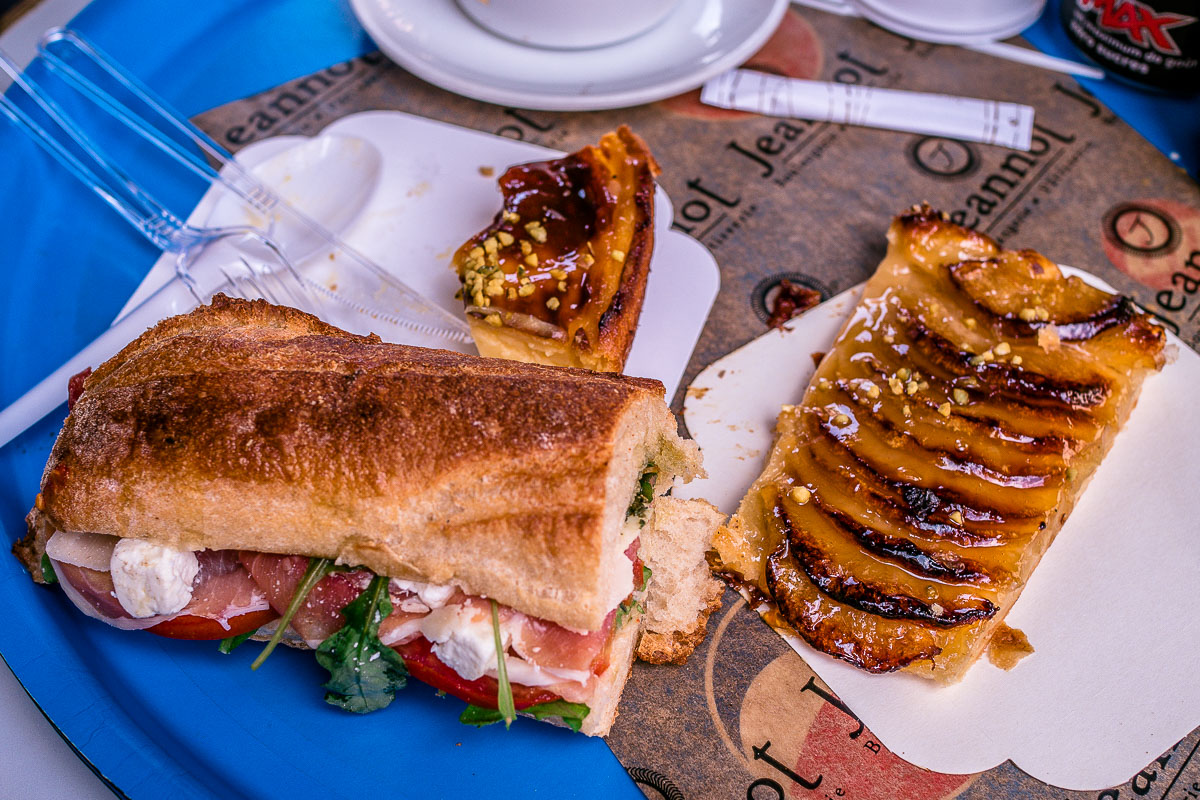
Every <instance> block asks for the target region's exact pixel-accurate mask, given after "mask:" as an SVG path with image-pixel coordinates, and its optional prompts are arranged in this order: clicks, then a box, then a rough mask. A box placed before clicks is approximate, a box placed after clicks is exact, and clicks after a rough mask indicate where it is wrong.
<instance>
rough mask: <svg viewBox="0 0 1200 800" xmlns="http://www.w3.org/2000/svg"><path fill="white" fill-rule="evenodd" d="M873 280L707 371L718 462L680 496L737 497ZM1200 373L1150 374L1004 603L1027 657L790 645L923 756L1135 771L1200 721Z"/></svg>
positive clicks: (1105, 775) (690, 415) (1054, 775)
mask: <svg viewBox="0 0 1200 800" xmlns="http://www.w3.org/2000/svg"><path fill="white" fill-rule="evenodd" d="M1074 272H1075V274H1080V275H1081V276H1082V277H1084V278H1085V279H1086V280H1088V281H1089V282H1094V283H1102V282H1100V281H1098V279H1096V278H1095V277H1094V276H1090V275H1087V274H1086V273H1081V272H1078V271H1074ZM860 294H861V287H856V288H855V289H851V290H848V291H847V292H844V293H842V294H841V295H838V296H837V297H835V298H833V299H832V300H829V301H828V302H826V303H824V304H822V305H820V306H818V307H817V308H815V309H812V310H810V311H808V312H807V313H805V314H803V315H802V316H800V317H798V318H796V319H794V320H792V321H790V322H789V323H788V324H787V326H786V330H785V331H783V332H780V331H770V332H768V333H766V334H764V335H763V336H761V337H759V338H758V339H756V340H754V341H753V342H750V343H749V344H747V345H746V346H744V347H742V348H741V349H739V350H737V351H735V352H733V353H731V354H730V355H728V356H726V357H724V358H722V359H720V360H719V361H717V362H715V363H713V364H712V365H710V366H709V367H708V368H707V369H705V370H704V371H703V372H702V373H700V375H699V376H698V377H697V378H696V380H695V381H694V382H693V383H692V385H691V387H690V388H689V390H688V397H687V400H686V401H685V405H684V417H685V419H686V421H687V425H688V430H689V431H690V432H691V434H692V436H693V437H695V439H696V441H697V442H698V443H699V444H700V447H701V449H702V450H703V452H704V465H705V469H706V470H707V471H708V474H709V477H708V478H707V479H706V480H702V481H697V482H694V483H692V484H689V485H687V486H685V487H679V488H677V489H676V490H675V491H676V494H678V495H680V496H683V497H707V498H708V499H709V500H710V501H711V502H713V503H715V504H717V505H718V507H720V509H721V510H722V511H724V512H726V513H732V512H733V511H735V510H736V508H737V505H738V502H739V501H740V500H741V497H742V494H743V493H744V492H745V490H746V488H747V487H749V486H750V484H751V483H752V482H753V481H754V480H755V478H757V477H758V474H759V472H761V470H762V466H763V464H764V463H765V460H766V458H767V456H768V455H769V453H770V449H771V445H772V440H773V431H774V426H775V419H776V417H777V415H778V413H779V408H780V406H781V405H783V404H784V403H794V402H797V401H798V400H799V398H800V397H801V395H802V393H803V391H804V389H805V387H806V386H807V385H808V382H809V380H810V379H811V377H812V374H813V371H814V366H813V360H812V358H811V354H812V353H814V352H824V351H826V350H828V349H829V347H830V346H831V345H832V343H833V340H834V338H835V337H836V335H837V333H838V331H839V330H840V329H841V327H842V324H843V322H844V321H845V318H846V316H847V315H848V314H849V312H850V310H851V309H852V308H853V307H854V305H855V303H857V301H858V297H859V295H860ZM1170 341H1171V344H1172V345H1176V346H1178V345H1179V340H1178V339H1177V338H1175V337H1174V336H1171V337H1170ZM784 366H786V368H783V367H784ZM1198 389H1200V356H1198V355H1197V354H1196V352H1195V351H1193V350H1191V349H1189V348H1187V347H1186V346H1184V347H1179V358H1178V359H1177V360H1176V361H1175V363H1173V364H1168V365H1167V366H1166V367H1165V368H1164V369H1163V371H1162V373H1161V374H1159V375H1154V376H1151V377H1150V378H1148V379H1147V380H1146V383H1145V386H1144V389H1143V391H1142V396H1141V399H1140V400H1139V402H1138V406H1137V408H1136V409H1135V410H1134V412H1133V414H1132V415H1131V416H1130V419H1129V421H1128V423H1127V424H1126V426H1125V429H1124V430H1123V431H1122V432H1121V433H1120V434H1119V435H1118V436H1117V439H1116V443H1115V444H1114V446H1113V448H1112V450H1111V451H1110V453H1109V454H1108V457H1107V458H1106V459H1105V461H1104V462H1103V464H1102V465H1101V466H1100V468H1099V469H1098V470H1097V471H1096V473H1095V475H1094V476H1093V478H1092V480H1091V483H1090V485H1089V486H1088V488H1087V490H1086V491H1085V492H1084V495H1083V497H1082V498H1081V499H1080V501H1079V504H1078V505H1077V506H1076V508H1075V510H1074V512H1073V513H1072V515H1071V518H1070V519H1069V520H1068V521H1067V523H1066V525H1065V526H1064V527H1063V529H1062V531H1061V532H1060V533H1059V535H1058V538H1057V539H1056V540H1055V543H1054V545H1053V546H1052V547H1051V548H1050V550H1049V551H1048V552H1047V554H1046V556H1045V557H1044V558H1043V560H1042V563H1041V565H1040V566H1039V567H1038V568H1037V570H1036V571H1035V572H1034V574H1033V577H1032V579H1031V580H1030V581H1029V584H1028V585H1027V586H1026V588H1025V591H1024V593H1023V594H1022V595H1021V598H1020V600H1018V602H1017V604H1016V606H1015V607H1014V608H1013V610H1012V611H1011V612H1010V613H1009V615H1008V617H1007V622H1008V623H1009V624H1011V625H1012V626H1013V627H1016V628H1019V629H1021V630H1023V631H1024V632H1025V633H1026V634H1027V635H1028V636H1029V640H1030V642H1031V643H1032V644H1033V646H1034V648H1035V652H1034V654H1033V655H1031V656H1029V657H1027V658H1026V659H1024V660H1023V661H1021V662H1020V663H1019V664H1018V665H1017V666H1016V668H1015V669H1013V670H1011V671H1009V672H1004V671H1002V670H1000V669H998V668H996V667H994V666H992V665H991V664H990V663H987V661H986V660H982V661H980V662H979V663H977V664H976V665H975V666H974V667H972V668H971V670H970V672H969V673H968V674H967V676H966V678H965V679H964V680H963V681H962V682H961V683H959V684H956V685H954V686H949V687H942V686H939V685H936V684H934V683H933V682H932V681H928V680H924V679H922V678H918V677H915V676H911V675H905V674H892V675H870V674H867V673H865V672H862V671H860V670H858V669H855V668H854V667H851V666H849V665H848V664H845V663H843V662H840V661H837V660H836V659H833V658H831V657H829V656H826V655H824V654H821V653H818V652H816V651H814V650H813V649H812V648H810V647H808V646H807V645H804V644H797V643H795V642H793V643H792V644H793V646H795V647H796V650H797V652H798V653H799V654H800V655H801V656H802V657H803V658H804V660H805V661H806V662H807V663H808V664H809V666H811V667H812V668H813V670H814V671H816V673H817V674H818V675H819V676H820V677H821V679H822V680H824V681H825V682H826V683H827V684H828V685H829V686H830V688H831V689H832V690H833V691H834V692H835V693H836V694H837V695H838V696H839V697H840V698H841V699H842V700H843V701H844V702H845V703H846V704H847V705H848V706H849V707H850V708H851V709H852V710H853V711H854V712H855V713H856V714H858V716H859V717H860V718H861V719H862V721H863V722H864V723H865V724H866V725H867V727H868V728H870V729H871V731H872V732H873V733H874V734H875V736H876V737H877V738H878V739H879V741H881V742H882V743H883V744H884V745H886V746H887V747H888V748H890V749H891V750H892V751H893V752H894V753H896V754H897V755H900V756H901V757H903V758H905V759H907V760H909V761H911V762H912V763H914V764H917V765H918V766H921V767H926V768H928V769H931V770H935V771H937V772H943V773H956V774H963V773H972V772H980V771H983V770H986V769H989V768H991V767H994V766H996V765H998V764H1000V763H1001V762H1003V761H1004V760H1005V759H1012V760H1013V761H1014V762H1015V763H1016V764H1017V766H1018V767H1020V768H1021V769H1023V770H1025V771H1026V772H1027V773H1029V774H1030V775H1032V776H1033V777H1035V778H1038V779H1039V780H1042V781H1045V782H1046V783H1049V784H1052V785H1055V786H1060V787H1065V788H1070V789H1081V790H1082V789H1100V788H1104V787H1108V786H1114V785H1117V784H1120V783H1123V782H1124V781H1126V780H1128V779H1129V777H1130V776H1131V775H1133V774H1135V773H1136V772H1138V771H1139V770H1140V769H1142V768H1143V767H1145V765H1146V764H1148V763H1150V761H1151V760H1152V759H1154V758H1156V757H1157V756H1159V755H1160V754H1161V753H1163V752H1165V751H1166V750H1168V749H1170V748H1171V746H1172V745H1174V744H1175V743H1176V742H1177V741H1179V740H1180V739H1181V738H1183V737H1184V736H1186V735H1187V734H1188V733H1190V732H1191V731H1192V730H1193V729H1194V728H1195V727H1196V725H1197V724H1200V681H1197V680H1196V678H1195V664H1196V662H1197V655H1198V651H1200V614H1197V613H1196V595H1197V588H1196V586H1197V577H1196V576H1197V565H1200V535H1197V532H1198V530H1200V523H1197V521H1196V510H1195V507H1194V506H1192V502H1194V498H1195V497H1196V492H1197V487H1200V458H1197V456H1196V448H1197V444H1198V443H1200V402H1198V398H1197V394H1196V392H1197V390H1198ZM748 668H749V665H748Z"/></svg>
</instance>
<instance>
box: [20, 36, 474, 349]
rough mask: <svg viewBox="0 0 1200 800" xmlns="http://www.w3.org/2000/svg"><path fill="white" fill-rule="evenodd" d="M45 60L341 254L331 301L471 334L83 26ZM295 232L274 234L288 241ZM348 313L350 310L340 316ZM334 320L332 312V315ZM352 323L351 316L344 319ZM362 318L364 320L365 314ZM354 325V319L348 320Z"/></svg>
mask: <svg viewBox="0 0 1200 800" xmlns="http://www.w3.org/2000/svg"><path fill="white" fill-rule="evenodd" d="M38 53H39V55H40V58H41V60H42V62H43V63H44V64H45V66H46V67H47V68H48V69H49V70H50V71H51V72H53V73H54V74H55V75H56V76H58V77H59V78H61V79H63V80H64V81H65V82H66V83H68V84H69V85H71V86H72V87H73V88H74V89H76V90H77V91H78V92H79V93H80V94H81V95H83V96H84V97H86V98H88V99H89V100H91V101H92V102H93V103H95V104H96V105H97V106H98V107H99V108H101V109H102V110H103V111H104V112H106V113H107V114H108V115H110V116H111V117H112V118H113V119H115V120H118V121H119V122H120V123H122V124H123V125H124V126H125V127H126V128H127V129H128V130H129V131H130V132H131V133H133V134H135V135H136V136H137V137H140V139H142V140H143V141H145V142H147V143H149V144H150V145H152V146H153V147H154V148H156V149H157V150H158V151H160V152H161V153H163V154H165V155H167V156H168V157H170V158H171V159H172V160H174V161H175V162H176V163H177V164H179V165H180V166H182V167H184V168H185V169H187V170H188V171H190V172H191V173H193V174H194V175H196V176H198V177H200V178H201V179H202V180H204V181H206V182H208V183H211V184H212V185H213V186H221V187H223V188H224V189H226V190H228V192H229V193H230V194H231V195H232V196H236V197H238V198H240V199H241V201H242V202H243V203H244V204H245V205H246V207H248V208H252V209H253V210H254V211H255V213H256V215H257V216H258V217H259V218H261V219H264V220H266V223H265V224H266V226H267V230H266V231H265V233H267V234H268V235H270V234H271V233H272V232H273V231H274V230H276V229H278V228H286V229H289V230H291V231H292V232H293V233H295V232H296V231H302V232H303V237H302V238H304V239H306V240H309V241H311V240H313V239H316V240H317V241H319V242H321V243H323V245H324V246H325V248H326V249H327V250H329V251H330V252H336V253H337V254H338V257H339V270H338V272H339V280H338V289H337V290H336V291H334V290H331V289H328V288H327V287H325V286H323V285H322V284H320V283H316V282H310V283H312V287H311V288H312V289H313V291H315V292H316V293H317V294H319V295H321V296H322V297H323V298H324V299H327V300H330V301H332V304H331V305H330V306H328V308H331V309H336V310H337V311H340V312H345V313H347V314H349V313H354V314H359V315H363V316H365V318H368V319H370V320H372V322H371V325H372V326H378V325H379V324H380V323H383V324H384V325H385V326H389V327H390V328H392V329H394V330H395V331H396V335H395V336H391V337H389V335H388V333H389V331H388V330H386V329H385V330H378V331H376V332H378V333H380V334H381V335H382V336H383V337H384V338H385V339H388V338H393V339H399V338H402V337H403V338H405V340H411V337H412V336H417V337H420V340H421V341H420V343H423V344H430V343H432V344H436V343H437V340H438V339H441V340H444V341H445V342H458V343H466V342H470V341H471V337H470V333H469V330H468V327H467V324H466V322H464V321H463V320H462V319H461V318H459V317H457V316H455V315H453V314H450V313H449V312H447V311H446V310H445V309H444V308H442V307H441V306H439V305H437V304H436V303H433V302H431V301H429V300H428V299H427V298H425V297H424V296H422V295H421V294H420V293H418V292H416V291H414V290H413V289H412V288H410V287H409V286H408V285H406V284H405V283H404V282H403V281H401V280H400V279H398V278H397V277H396V276H394V275H392V274H391V273H389V272H388V271H386V270H384V269H383V268H381V267H380V266H379V265H378V264H376V263H375V262H373V261H372V260H371V259H369V258H367V257H366V256H364V255H362V254H361V253H360V252H358V251H357V250H355V249H354V248H353V247H350V246H349V245H347V244H346V242H344V241H342V240H341V239H340V238H339V237H338V236H337V235H336V234H334V233H332V232H331V231H329V230H328V229H327V228H325V227H324V225H322V224H321V223H320V222H318V221H317V220H314V219H312V218H311V217H309V216H308V215H307V214H305V213H304V212H302V211H300V210H299V209H297V208H296V207H295V206H293V205H291V204H289V203H287V202H285V201H284V200H283V199H282V198H280V197H279V195H278V194H276V193H275V192H274V191H273V190H272V189H271V188H270V187H268V186H266V185H264V184H263V183H262V182H261V181H259V180H258V179H257V178H256V177H255V176H254V174H253V173H251V172H250V171H249V170H248V169H246V168H245V167H244V166H243V165H241V164H239V163H238V162H237V161H236V160H234V158H233V156H232V155H231V154H230V153H229V151H227V150H226V149H225V148H224V147H222V146H221V145H220V144H218V143H217V142H216V141H215V140H214V139H213V138H212V137H210V136H209V135H208V134H206V133H204V131H202V130H200V129H199V128H198V127H196V126H195V125H194V124H192V123H191V122H190V121H189V120H188V119H187V118H186V117H184V116H183V115H182V114H180V113H178V112H177V111H175V110H173V109H172V108H171V107H170V106H169V105H168V104H167V103H166V102H165V101H164V100H162V99H161V98H159V97H158V96H157V95H155V94H154V92H153V91H152V90H151V89H150V88H149V87H147V86H146V85H145V84H143V83H142V82H141V81H139V80H138V79H137V77H136V76H134V75H132V74H130V73H129V72H128V71H126V70H125V69H124V68H123V67H121V65H120V64H118V63H117V62H116V61H115V60H113V59H112V58H111V57H110V56H108V55H107V54H105V53H104V52H103V51H102V50H100V49H99V48H98V47H96V46H95V45H93V44H92V43H90V42H89V41H87V40H86V39H85V38H84V37H83V36H81V35H80V34H79V33H77V32H75V31H73V30H71V29H69V28H55V29H52V30H50V31H48V32H47V33H46V34H45V36H43V37H42V40H41V42H40V44H39V47H38ZM291 238H292V237H282V238H279V237H277V238H276V241H277V242H279V244H281V245H285V246H287V245H288V244H289V241H290V239H291ZM343 320H346V317H343ZM329 321H334V320H329ZM347 321H349V322H351V323H353V321H354V320H353V319H352V318H351V319H350V320H347ZM358 322H359V323H360V325H361V323H362V321H361V320H358ZM345 327H350V328H351V329H355V328H356V327H359V326H356V325H354V324H348V325H345Z"/></svg>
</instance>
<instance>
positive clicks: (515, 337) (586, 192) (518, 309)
mask: <svg viewBox="0 0 1200 800" xmlns="http://www.w3.org/2000/svg"><path fill="white" fill-rule="evenodd" d="M658 172H659V170H658V164H657V163H656V162H655V161H654V157H653V156H651V155H650V151H649V150H648V149H647V147H646V144H645V142H643V141H642V140H641V139H640V138H638V137H637V136H636V135H635V134H634V133H633V132H632V131H630V130H629V128H628V127H626V126H624V125H622V126H621V127H620V128H618V129H617V130H616V131H615V132H613V133H608V134H605V135H604V136H603V137H602V138H601V139H600V142H599V144H597V145H589V146H588V147H585V148H583V149H582V150H580V151H578V152H576V153H572V154H571V155H568V156H565V157H563V158H559V159H554V160H551V161H542V162H536V163H532V164H520V165H517V166H514V167H511V168H509V169H508V171H506V172H505V173H504V175H502V176H501V177H500V189H501V191H502V193H503V195H504V201H503V208H502V209H501V210H500V211H499V212H498V213H497V214H496V219H495V221H494V222H493V223H492V224H491V225H490V226H488V227H487V228H486V229H484V230H483V231H481V232H479V233H478V234H476V235H475V236H473V237H471V238H470V239H468V240H467V242H466V243H465V244H463V246H462V247H460V248H459V249H458V252H456V253H455V255H454V261H453V265H454V268H455V270H456V271H457V272H458V275H459V279H460V280H461V281H462V283H463V287H462V299H463V304H464V306H465V310H466V314H467V320H468V322H469V323H470V325H471V333H472V335H473V336H474V338H475V344H476V346H477V347H478V348H479V352H480V354H481V355H484V356H493V357H497V358H509V359H514V360H517V361H531V362H535V363H539V364H553V365H557V366H571V367H586V368H588V369H594V370H598V371H601V372H620V371H621V370H622V368H623V367H624V365H625V359H626V358H627V357H628V355H629V348H630V347H632V345H633V335H634V332H635V330H636V328H637V322H638V317H639V316H640V314H641V310H642V299H643V297H644V296H645V293H646V279H647V278H648V277H649V274H650V256H651V253H652V252H653V250H654V192H655V188H654V176H655V175H657V174H658Z"/></svg>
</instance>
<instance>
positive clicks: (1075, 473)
mask: <svg viewBox="0 0 1200 800" xmlns="http://www.w3.org/2000/svg"><path fill="white" fill-rule="evenodd" d="M1077 477H1079V470H1077V469H1075V468H1074V467H1067V480H1069V481H1073V480H1075V479H1076V478H1077Z"/></svg>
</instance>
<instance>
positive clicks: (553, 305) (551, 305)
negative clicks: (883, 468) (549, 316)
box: [546, 297, 560, 311]
mask: <svg viewBox="0 0 1200 800" xmlns="http://www.w3.org/2000/svg"><path fill="white" fill-rule="evenodd" d="M559 305H560V303H559V302H558V298H557V297H551V298H550V299H549V300H547V301H546V308H548V309H550V310H551V311H558V307H559Z"/></svg>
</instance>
